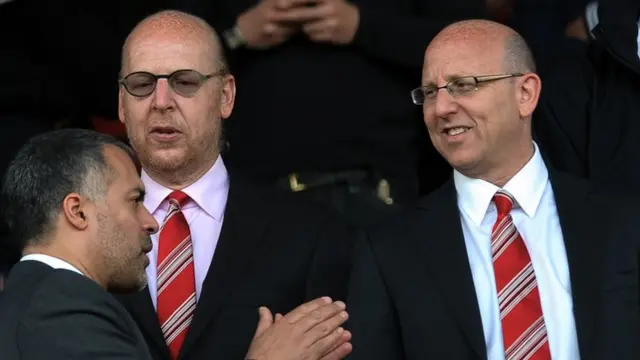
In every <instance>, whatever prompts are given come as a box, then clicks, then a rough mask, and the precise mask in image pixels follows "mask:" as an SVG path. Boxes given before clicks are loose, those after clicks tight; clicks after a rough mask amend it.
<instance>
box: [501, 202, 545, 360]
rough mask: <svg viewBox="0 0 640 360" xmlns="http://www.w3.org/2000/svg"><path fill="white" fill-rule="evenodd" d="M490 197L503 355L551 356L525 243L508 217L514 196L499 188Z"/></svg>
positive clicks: (514, 358) (521, 358)
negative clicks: (495, 213)
mask: <svg viewBox="0 0 640 360" xmlns="http://www.w3.org/2000/svg"><path fill="white" fill-rule="evenodd" d="M493 201H494V202H495V204H496V208H497V209H498V219H497V220H496V223H495V225H494V226H493V231H492V232H491V250H492V253H493V269H494V271H495V277H496V285H497V288H498V302H499V304H500V318H501V319H502V339H503V341H504V348H505V359H506V360H548V359H551V354H550V351H549V341H548V339H547V329H546V327H545V325H544V318H543V316H542V307H541V305H540V296H539V294H538V283H537V282H536V274H535V273H534V271H533V266H532V265H531V259H530V258H529V252H528V251H527V246H526V245H525V243H524V241H523V240H522V237H521V236H520V233H519V232H518V229H516V226H515V225H514V224H513V219H512V218H511V208H512V207H513V198H512V197H511V195H509V194H507V193H506V192H503V191H498V192H497V193H496V194H495V196H494V197H493Z"/></svg>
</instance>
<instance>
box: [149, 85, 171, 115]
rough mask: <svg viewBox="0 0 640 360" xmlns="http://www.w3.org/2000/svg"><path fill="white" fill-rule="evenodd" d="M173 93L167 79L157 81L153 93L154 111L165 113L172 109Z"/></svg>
mask: <svg viewBox="0 0 640 360" xmlns="http://www.w3.org/2000/svg"><path fill="white" fill-rule="evenodd" d="M173 96H174V93H173V91H172V90H171V87H170V86H169V82H168V81H167V79H158V83H157V84H156V89H155V91H154V92H153V107H154V109H156V110H161V111H166V110H168V109H171V108H173Z"/></svg>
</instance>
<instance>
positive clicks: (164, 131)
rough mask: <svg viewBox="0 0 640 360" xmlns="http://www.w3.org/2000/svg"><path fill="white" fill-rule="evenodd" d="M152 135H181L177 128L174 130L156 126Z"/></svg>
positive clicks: (152, 130)
mask: <svg viewBox="0 0 640 360" xmlns="http://www.w3.org/2000/svg"><path fill="white" fill-rule="evenodd" d="M151 133H154V134H159V135H173V134H177V133H179V131H178V130H177V129H176V128H172V127H170V126H156V127H154V128H152V129H151Z"/></svg>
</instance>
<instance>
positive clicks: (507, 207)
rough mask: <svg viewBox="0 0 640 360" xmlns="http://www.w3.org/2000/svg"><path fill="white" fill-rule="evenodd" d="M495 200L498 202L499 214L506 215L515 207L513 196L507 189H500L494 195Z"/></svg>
mask: <svg viewBox="0 0 640 360" xmlns="http://www.w3.org/2000/svg"><path fill="white" fill-rule="evenodd" d="M493 202H494V203H495V204H496V209H498V214H500V215H506V214H509V213H511V209H512V208H513V197H511V195H509V193H507V192H506V191H503V190H500V191H498V192H497V193H496V194H495V195H494V196H493Z"/></svg>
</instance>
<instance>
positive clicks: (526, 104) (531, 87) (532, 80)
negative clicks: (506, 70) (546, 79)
mask: <svg viewBox="0 0 640 360" xmlns="http://www.w3.org/2000/svg"><path fill="white" fill-rule="evenodd" d="M541 90H542V81H541V80H540V77H539V76H538V75H536V74H534V73H527V74H524V75H523V76H522V77H521V78H520V79H518V88H517V91H516V96H517V101H518V110H519V112H520V118H522V119H525V118H529V117H530V116H531V115H532V114H533V111H534V110H535V109H536V106H537V105H538V99H539V98H540V91H541Z"/></svg>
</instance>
